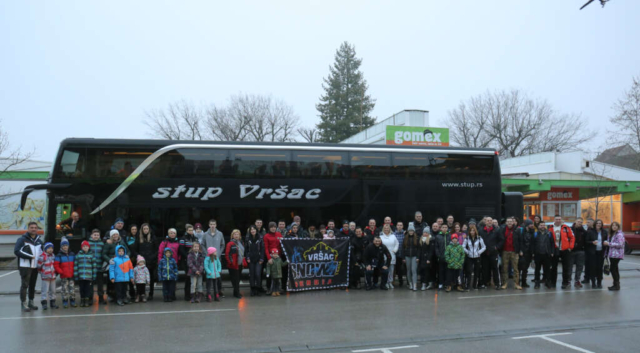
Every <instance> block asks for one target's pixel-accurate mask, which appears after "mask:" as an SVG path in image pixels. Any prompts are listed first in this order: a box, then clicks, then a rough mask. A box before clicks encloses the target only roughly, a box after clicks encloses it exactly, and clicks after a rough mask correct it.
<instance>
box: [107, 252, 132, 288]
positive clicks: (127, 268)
mask: <svg viewBox="0 0 640 353" xmlns="http://www.w3.org/2000/svg"><path fill="white" fill-rule="evenodd" d="M120 249H124V254H123V255H120V254H118V251H119V250H120ZM109 279H113V280H115V281H116V282H129V281H131V280H132V279H133V264H132V263H131V260H129V256H127V248H126V247H125V246H123V245H118V246H116V256H115V257H114V258H113V259H111V260H109Z"/></svg>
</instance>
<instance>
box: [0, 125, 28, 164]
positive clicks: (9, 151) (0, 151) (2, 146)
mask: <svg viewBox="0 0 640 353" xmlns="http://www.w3.org/2000/svg"><path fill="white" fill-rule="evenodd" d="M34 154H35V150H31V151H29V152H24V151H22V148H20V147H15V148H12V147H11V143H10V142H9V135H8V134H7V132H6V131H5V130H4V128H3V127H2V120H0V175H2V174H4V173H6V172H8V171H10V170H11V169H13V168H15V167H17V166H19V165H20V164H22V163H24V162H26V161H27V160H29V159H31V157H33V155H34Z"/></svg>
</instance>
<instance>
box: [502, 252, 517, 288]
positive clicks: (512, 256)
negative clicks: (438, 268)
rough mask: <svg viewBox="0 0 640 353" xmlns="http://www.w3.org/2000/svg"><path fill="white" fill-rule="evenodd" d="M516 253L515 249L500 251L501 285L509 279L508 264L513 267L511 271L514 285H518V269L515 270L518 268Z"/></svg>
mask: <svg viewBox="0 0 640 353" xmlns="http://www.w3.org/2000/svg"><path fill="white" fill-rule="evenodd" d="M519 258H520V257H519V256H518V253H517V252H515V251H503V252H502V281H503V282H504V283H502V284H503V285H504V284H506V283H507V282H508V281H509V274H508V272H509V265H511V267H512V268H513V269H514V271H513V281H514V282H515V284H516V286H519V285H520V271H515V269H517V268H518V260H519Z"/></svg>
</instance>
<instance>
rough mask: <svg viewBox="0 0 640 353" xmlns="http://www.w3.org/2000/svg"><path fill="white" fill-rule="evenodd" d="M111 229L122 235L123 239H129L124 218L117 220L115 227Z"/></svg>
mask: <svg viewBox="0 0 640 353" xmlns="http://www.w3.org/2000/svg"><path fill="white" fill-rule="evenodd" d="M111 229H113V230H117V231H118V234H120V238H122V239H126V238H127V231H126V230H125V229H124V220H123V219H122V218H120V217H118V218H116V221H115V222H114V223H113V226H112V227H111ZM127 250H128V248H127ZM127 253H128V252H127Z"/></svg>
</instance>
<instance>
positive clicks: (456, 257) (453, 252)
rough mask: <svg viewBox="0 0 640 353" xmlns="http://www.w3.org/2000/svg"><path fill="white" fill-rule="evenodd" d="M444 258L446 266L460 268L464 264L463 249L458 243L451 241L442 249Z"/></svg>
mask: <svg viewBox="0 0 640 353" xmlns="http://www.w3.org/2000/svg"><path fill="white" fill-rule="evenodd" d="M444 258H445V261H447V268H450V269H454V270H461V269H462V265H463V264H464V249H462V246H461V245H460V244H455V243H453V242H452V243H451V244H449V245H447V248H446V250H445V251H444Z"/></svg>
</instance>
